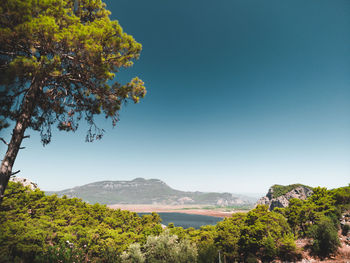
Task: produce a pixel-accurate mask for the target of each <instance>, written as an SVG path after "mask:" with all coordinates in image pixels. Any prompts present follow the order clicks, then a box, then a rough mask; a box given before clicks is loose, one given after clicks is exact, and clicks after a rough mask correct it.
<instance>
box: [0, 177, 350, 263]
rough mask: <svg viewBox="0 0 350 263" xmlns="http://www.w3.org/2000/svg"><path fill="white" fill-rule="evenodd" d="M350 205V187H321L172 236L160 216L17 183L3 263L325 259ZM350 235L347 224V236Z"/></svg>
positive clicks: (2, 219)
mask: <svg viewBox="0 0 350 263" xmlns="http://www.w3.org/2000/svg"><path fill="white" fill-rule="evenodd" d="M349 208H350V186H348V187H342V188H338V189H334V190H327V189H325V188H319V187H318V188H314V194H313V195H312V196H310V197H309V198H308V199H307V200H305V201H302V200H298V199H292V200H291V202H290V205H289V207H287V208H283V209H281V208H276V209H275V210H274V211H269V210H268V208H267V207H266V206H257V207H256V208H255V209H252V210H251V211H249V212H248V213H235V214H233V216H232V217H230V218H226V219H225V220H223V221H221V222H219V223H217V225H215V226H203V227H201V228H200V229H194V228H188V229H184V228H181V227H175V226H174V225H173V224H169V225H168V227H167V229H166V230H165V231H164V230H163V229H162V228H161V225H160V218H159V216H158V215H157V214H152V215H146V216H143V217H139V216H138V215H137V214H135V213H131V212H127V211H120V210H111V209H108V208H107V207H106V206H103V205H99V204H95V205H90V204H87V203H85V202H82V201H81V200H79V199H76V198H73V199H69V198H67V197H63V198H59V197H57V196H55V195H53V196H46V195H45V194H44V193H43V192H42V191H40V190H35V191H32V190H29V189H27V188H24V187H23V186H21V185H20V184H16V183H10V185H9V188H8V190H7V193H6V197H5V198H4V201H3V203H2V204H1V206H0V228H1V232H0V262H124V263H126V262H146V263H147V262H152V263H153V262H203V263H205V262H208V263H209V262H211V263H212V262H218V254H219V252H220V255H221V260H222V261H223V259H224V258H225V259H226V262H236V261H237V262H257V261H258V260H262V261H263V262H269V261H272V260H274V259H280V260H288V261H293V260H296V259H298V258H300V255H301V254H300V252H301V251H300V248H297V246H296V243H295V240H296V239H297V238H307V239H308V240H310V242H309V244H308V245H307V246H306V247H305V248H304V249H305V250H309V252H310V253H311V254H313V255H314V256H317V257H320V258H325V257H328V256H330V255H333V254H334V253H336V251H337V249H338V247H339V244H340V243H339V238H338V234H337V231H338V229H339V218H340V216H341V214H342V212H344V211H348V210H349ZM345 232H348V229H347V228H346V227H343V233H345Z"/></svg>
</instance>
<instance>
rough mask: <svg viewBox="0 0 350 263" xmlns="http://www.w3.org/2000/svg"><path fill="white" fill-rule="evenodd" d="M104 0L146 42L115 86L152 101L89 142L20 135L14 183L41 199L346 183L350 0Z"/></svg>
mask: <svg viewBox="0 0 350 263" xmlns="http://www.w3.org/2000/svg"><path fill="white" fill-rule="evenodd" d="M105 2H106V3H107V9H109V10H111V12H112V15H111V18H112V19H116V20H118V21H119V22H120V24H121V26H122V27H123V29H124V30H125V32H127V33H128V34H131V35H133V36H134V38H135V39H136V40H137V41H138V42H140V43H141V44H142V45H143V51H142V53H141V57H140V59H139V60H138V61H136V62H135V65H134V66H133V67H132V68H129V69H126V70H122V71H121V72H120V74H119V75H117V78H119V79H120V80H122V81H123V82H126V81H127V80H129V79H131V78H132V77H134V76H138V77H140V78H141V79H142V80H143V81H144V82H145V85H146V87H147V91H148V93H147V95H146V97H145V99H144V100H141V102H140V103H139V104H137V105H134V104H132V103H130V104H128V105H127V106H126V107H124V108H123V110H122V111H121V113H120V122H118V123H117V126H116V127H115V128H112V127H111V126H112V125H111V123H110V122H107V121H105V120H104V118H103V117H102V116H101V118H100V119H98V120H97V123H98V124H99V125H100V127H101V128H103V129H105V130H106V133H105V135H104V138H103V139H102V140H101V141H96V142H94V143H85V141H84V140H85V135H86V130H87V127H86V125H85V124H81V126H80V128H79V130H78V131H77V132H76V133H66V132H58V131H57V129H56V128H55V129H53V137H52V142H51V143H50V144H49V145H47V146H46V147H43V146H42V145H41V143H40V136H39V133H37V132H32V131H30V132H27V133H28V134H30V135H31V138H30V139H25V140H24V141H23V144H22V146H24V147H26V149H24V150H21V151H20V152H19V154H18V158H17V160H16V162H15V167H14V169H13V170H14V171H15V170H21V173H20V174H18V175H17V176H18V177H26V178H28V179H30V180H31V181H33V182H35V183H37V184H38V185H39V187H40V188H41V189H44V190H47V191H52V190H62V189H67V188H71V187H74V186H78V185H83V184H87V183H91V182H95V181H103V180H132V179H134V178H136V177H143V178H156V179H160V180H162V181H164V182H166V183H167V184H168V185H169V186H171V187H172V188H175V189H179V190H184V191H205V192H230V193H249V192H251V193H266V192H267V190H268V188H269V187H270V186H272V185H273V184H281V185H287V184H293V183H302V184H306V185H310V186H322V187H327V188H335V187H339V186H346V185H348V184H349V183H350V45H349V43H350V16H349V14H350V1H348V0H338V1H330V0H309V1H304V0H287V1H279V0H268V1H260V0H220V1H209V0H202V1H198V0H197V1H176V2H174V1H172V2H171V1H157V0H149V1H143V0H132V1H130V0H128V1H126V0H118V1H112V0H108V1H105ZM11 129H12V128H11ZM11 129H7V130H5V131H4V135H3V137H5V138H6V139H9V133H10V132H11ZM5 133H6V134H5ZM0 153H1V154H2V155H4V153H5V147H4V145H2V146H0Z"/></svg>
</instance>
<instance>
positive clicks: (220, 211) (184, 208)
mask: <svg viewBox="0 0 350 263" xmlns="http://www.w3.org/2000/svg"><path fill="white" fill-rule="evenodd" d="M108 207H110V208H112V209H121V210H129V211H132V212H137V213H142V212H143V213H151V212H156V213H184V214H195V215H206V216H217V217H230V216H231V214H232V213H237V212H246V211H239V210H231V211H226V209H225V208H213V209H204V207H205V206H198V205H121V204H115V205H109V206H108Z"/></svg>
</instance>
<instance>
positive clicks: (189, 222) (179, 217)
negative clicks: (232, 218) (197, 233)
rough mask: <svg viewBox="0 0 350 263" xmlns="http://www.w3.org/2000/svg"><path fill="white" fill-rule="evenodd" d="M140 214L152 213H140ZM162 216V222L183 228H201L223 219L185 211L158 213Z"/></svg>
mask: <svg viewBox="0 0 350 263" xmlns="http://www.w3.org/2000/svg"><path fill="white" fill-rule="evenodd" d="M138 214H139V215H140V216H142V215H146V214H150V213H138ZM157 214H159V215H160V217H161V218H162V224H163V225H166V226H167V225H168V224H169V223H174V225H175V226H181V227H183V228H189V227H194V228H200V227H201V226H205V225H216V223H217V222H219V221H222V220H223V218H221V217H215V216H204V215H192V214H184V213H157Z"/></svg>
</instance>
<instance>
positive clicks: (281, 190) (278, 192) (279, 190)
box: [271, 184, 312, 198]
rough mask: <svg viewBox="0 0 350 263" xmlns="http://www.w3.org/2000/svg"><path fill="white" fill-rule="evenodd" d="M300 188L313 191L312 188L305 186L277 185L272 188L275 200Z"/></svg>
mask: <svg viewBox="0 0 350 263" xmlns="http://www.w3.org/2000/svg"><path fill="white" fill-rule="evenodd" d="M300 186H302V187H306V188H309V189H312V187H310V186H307V185H303V184H290V185H279V184H275V185H273V186H272V187H271V188H272V190H273V193H272V197H273V198H277V197H280V196H282V195H285V194H286V193H288V192H290V191H292V190H293V189H295V188H297V187H300Z"/></svg>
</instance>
